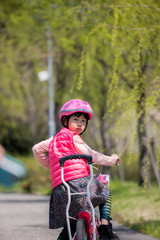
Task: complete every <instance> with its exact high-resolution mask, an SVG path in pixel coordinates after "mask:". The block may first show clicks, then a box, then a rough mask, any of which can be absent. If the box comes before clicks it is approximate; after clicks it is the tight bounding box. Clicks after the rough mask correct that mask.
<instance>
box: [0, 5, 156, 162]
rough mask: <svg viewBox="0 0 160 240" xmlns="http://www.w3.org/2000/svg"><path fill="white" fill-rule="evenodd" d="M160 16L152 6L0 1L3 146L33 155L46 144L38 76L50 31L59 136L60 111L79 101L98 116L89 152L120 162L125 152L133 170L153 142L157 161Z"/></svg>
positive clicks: (0, 138) (45, 115) (44, 88)
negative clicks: (40, 143) (38, 146)
mask: <svg viewBox="0 0 160 240" xmlns="http://www.w3.org/2000/svg"><path fill="white" fill-rule="evenodd" d="M159 12H160V4H159V3H158V2H157V1H156V0H152V1H150V0H141V1H136V2H135V1H133V0H130V1H126V0H121V1H119V2H118V3H117V2H116V1H107V2H104V1H97V0H94V1H78V0H77V1H72V0H70V1H61V0H56V1H54V3H53V1H50V0H42V1H37V0H32V1H22V0H20V1H17V0H12V1H11V0H9V1H7V2H2V1H1V2H0V16H1V18H0V19H1V20H0V30H1V38H0V51H1V56H0V62H1V64H0V78H1V86H0V102H1V105H0V114H1V119H0V132H1V135H0V142H1V143H2V144H3V145H4V146H5V147H6V148H7V149H8V150H10V151H12V152H13V151H18V152H24V151H27V152H30V150H31V146H32V145H33V144H34V143H35V142H38V141H40V140H42V139H44V138H47V135H48V134H47V132H48V130H47V128H48V127H47V125H48V96H47V83H41V82H39V81H38V77H37V73H38V72H39V71H41V70H46V69H47V56H48V53H47V36H46V33H47V30H48V29H50V31H51V33H52V48H53V51H52V56H53V63H54V81H55V82H54V92H55V99H54V100H55V108H56V110H55V112H56V123H57V130H58V129H59V128H60V126H59V123H58V111H59V109H60V106H61V105H62V104H63V103H64V102H65V101H67V100H68V99H69V98H83V99H85V100H87V101H89V102H90V104H91V105H92V106H93V109H94V113H95V115H94V116H95V118H94V121H93V123H91V125H90V127H89V137H88V140H89V145H91V146H95V147H96V149H98V150H101V151H102V152H104V153H108V154H110V153H112V152H118V153H121V156H122V157H123V153H124V152H123V149H126V146H127V150H128V151H129V152H130V157H129V158H128V159H129V160H128V162H130V161H131V158H132V154H133V152H136V153H137V151H139V152H140V153H141V152H142V150H141V145H144V137H146V138H147V139H148V141H149V140H150V138H151V137H153V138H155V139H156V152H157V153H158V148H157V146H158V143H159V140H160V139H159V137H158V136H159V134H158V133H159V127H158V125H157V123H155V125H154V129H152V127H151V126H152V125H153V119H152V118H151V115H150V114H151V110H152V109H155V110H156V111H159V92H160V81H159V75H160V72H159V69H160V68H159V62H160V61H159V60H160V59H159V58H160V54H159V50H160V47H159V39H160V31H159V30H160V29H159V22H160V18H159ZM142 96H143V98H142ZM143 115H144V117H143ZM141 117H143V119H142V118H141ZM140 120H141V121H140ZM93 129H94V131H93ZM95 132H96V135H95ZM140 133H145V134H142V135H143V136H142V138H140V137H139V136H140ZM138 137H139V148H138V144H137V142H138ZM90 139H92V141H91V140H90ZM140 155H141V154H140ZM157 156H158V155H157ZM137 158H138V157H137ZM143 159H145V157H144V156H143ZM143 159H142V160H143ZM132 160H133V161H134V159H132ZM136 160H137V159H136Z"/></svg>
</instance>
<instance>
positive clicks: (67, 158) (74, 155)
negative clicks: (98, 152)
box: [59, 154, 92, 167]
mask: <svg viewBox="0 0 160 240" xmlns="http://www.w3.org/2000/svg"><path fill="white" fill-rule="evenodd" d="M77 158H84V159H86V160H87V161H88V163H89V164H92V156H91V155H88V154H72V155H68V156H64V157H61V158H60V159H59V163H60V166H61V167H64V163H65V161H66V160H72V159H77Z"/></svg>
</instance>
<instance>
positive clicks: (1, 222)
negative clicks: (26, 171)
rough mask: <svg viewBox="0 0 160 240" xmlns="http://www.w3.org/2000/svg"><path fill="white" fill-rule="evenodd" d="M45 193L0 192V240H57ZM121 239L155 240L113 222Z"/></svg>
mask: <svg viewBox="0 0 160 240" xmlns="http://www.w3.org/2000/svg"><path fill="white" fill-rule="evenodd" d="M48 206H49V197H48V196H38V195H29V194H13V193H0V240H56V239H57V236H58V235H59V232H60V231H61V229H57V230H50V229H48ZM112 223H113V228H114V230H115V231H116V233H117V234H118V235H119V237H120V240H155V238H152V237H149V236H147V235H143V234H140V233H137V232H135V231H132V230H131V229H129V228H126V227H125V226H123V225H121V224H119V223H117V222H114V221H113V222H112Z"/></svg>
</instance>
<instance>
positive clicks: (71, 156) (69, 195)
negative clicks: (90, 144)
mask: <svg viewBox="0 0 160 240" xmlns="http://www.w3.org/2000/svg"><path fill="white" fill-rule="evenodd" d="M78 158H79V159H80V158H84V159H86V160H87V161H88V164H89V168H90V180H89V182H88V184H87V191H86V192H78V193H71V192H70V187H69V185H68V184H67V183H66V181H65V180H64V171H63V167H64V163H65V161H66V160H72V159H78ZM59 162H60V166H61V179H62V182H63V184H64V185H65V186H66V188H67V196H68V203H67V207H66V221H67V229H68V235H69V240H72V236H71V228H70V221H69V218H70V219H71V217H70V216H69V208H70V204H71V196H72V195H78V194H80V195H84V194H87V199H88V203H89V206H90V208H91V212H92V222H93V240H96V223H95V210H94V207H93V205H92V202H91V199H90V190H89V187H90V184H91V182H92V180H93V176H94V175H93V168H92V156H90V155H87V154H73V155H68V156H65V157H62V158H60V159H59ZM76 220H77V219H76Z"/></svg>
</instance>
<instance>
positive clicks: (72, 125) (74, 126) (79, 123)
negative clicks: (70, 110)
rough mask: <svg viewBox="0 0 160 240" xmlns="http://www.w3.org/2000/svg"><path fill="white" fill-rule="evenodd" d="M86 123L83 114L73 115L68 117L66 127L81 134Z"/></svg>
mask: <svg viewBox="0 0 160 240" xmlns="http://www.w3.org/2000/svg"><path fill="white" fill-rule="evenodd" d="M86 123H87V120H86V118H85V117H84V115H83V114H82V115H81V116H79V117H77V116H75V115H73V116H71V117H70V118H69V122H68V128H69V130H71V131H73V132H76V133H78V134H81V133H82V132H83V131H84V130H85V127H86Z"/></svg>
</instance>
